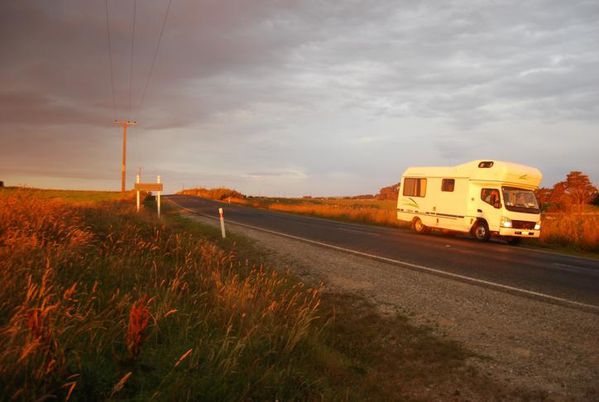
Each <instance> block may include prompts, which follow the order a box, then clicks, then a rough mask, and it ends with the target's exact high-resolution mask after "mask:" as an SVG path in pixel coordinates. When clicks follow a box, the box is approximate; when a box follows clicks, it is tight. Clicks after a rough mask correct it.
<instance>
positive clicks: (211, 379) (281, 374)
mask: <svg viewBox="0 0 599 402" xmlns="http://www.w3.org/2000/svg"><path fill="white" fill-rule="evenodd" d="M149 206H151V205H149ZM154 215H155V214H154V211H153V210H151V209H148V211H147V212H142V213H141V214H136V213H135V212H134V202H133V200H131V199H128V198H127V197H125V198H124V199H123V198H121V197H120V196H117V195H115V194H114V193H107V194H99V193H84V192H60V193H57V192H42V191H37V190H14V189H13V190H8V191H7V190H0V283H1V284H2V286H1V287H0V344H1V345H2V348H1V349H0V389H1V390H2V393H0V400H22V401H30V400H48V399H59V400H81V401H93V400H107V399H110V400H232V401H234V400H405V399H406V398H409V399H414V398H416V399H437V400H438V399H441V400H442V399H447V400H452V398H454V397H455V395H454V394H453V392H455V389H458V388H459V389H460V390H461V392H462V395H471V396H474V397H475V399H476V398H478V399H481V398H482V399H489V398H490V397H491V396H494V395H497V394H502V393H503V394H505V392H506V391H505V390H501V389H499V388H498V387H497V386H496V385H494V384H493V383H491V382H490V381H489V380H488V379H486V377H484V376H482V375H480V374H478V373H477V372H476V371H475V370H473V369H471V368H470V367H469V366H467V365H466V359H468V358H472V357H473V356H472V355H471V354H470V353H468V352H467V351H466V350H465V349H463V348H462V347H461V346H460V345H457V344H455V343H453V342H451V341H448V340H441V339H438V338H436V337H434V336H433V335H432V334H431V332H430V331H429V330H427V329H426V328H416V327H414V326H412V325H410V324H409V322H408V321H407V320H406V319H405V318H404V317H402V316H394V317H392V318H384V317H381V316H380V315H379V314H378V313H377V310H376V308H375V307H374V306H372V305H371V304H369V303H368V302H366V301H364V300H361V299H360V298H359V297H356V296H349V295H338V294H330V293H326V292H325V293H324V294H323V293H322V290H323V289H321V288H320V287H316V288H310V287H308V286H307V285H304V284H303V283H301V282H300V281H298V280H297V279H295V278H294V277H293V276H292V275H290V274H288V273H285V272H282V271H281V270H280V269H279V270H277V269H273V268H270V267H268V266H264V264H263V262H264V261H267V255H265V254H264V252H263V251H262V250H260V249H257V248H256V247H255V246H254V245H253V244H252V243H251V241H250V240H248V239H245V238H239V237H236V236H234V235H232V236H229V237H228V238H227V239H226V240H223V239H220V237H219V232H218V230H215V229H213V228H210V227H207V226H202V225H200V224H197V223H194V222H191V221H189V220H187V219H185V218H182V217H180V216H178V215H177V214H176V212H175V211H172V210H171V211H169V210H168V208H167V210H166V213H165V216H164V217H163V219H162V221H158V220H157V219H156V218H155V216H154Z"/></svg>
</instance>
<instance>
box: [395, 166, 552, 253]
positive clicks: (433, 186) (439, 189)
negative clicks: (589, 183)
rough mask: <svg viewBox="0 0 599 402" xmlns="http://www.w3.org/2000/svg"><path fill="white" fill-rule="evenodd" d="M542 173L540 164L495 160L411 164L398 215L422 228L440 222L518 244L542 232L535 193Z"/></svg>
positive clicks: (446, 226)
mask: <svg viewBox="0 0 599 402" xmlns="http://www.w3.org/2000/svg"><path fill="white" fill-rule="evenodd" d="M541 178H542V175H541V172H540V171H539V170H538V169H535V168H532V167H529V166H523V165H518V164H515V163H510V162H502V161H495V160H478V161H472V162H468V163H464V164H462V165H458V166H453V167H411V168H408V169H407V170H406V171H405V172H404V174H403V176H402V178H401V186H400V191H399V197H398V199H397V219H399V220H401V221H406V222H410V223H411V224H412V228H413V229H414V230H415V231H416V232H419V233H424V232H427V231H429V230H430V229H434V228H436V229H444V230H451V231H456V232H464V233H471V234H472V235H473V236H474V237H476V238H477V239H478V240H482V241H487V240H489V238H490V237H491V235H493V236H497V237H500V238H503V239H505V240H507V241H508V243H511V244H516V243H518V242H519V241H520V239H521V238H523V237H528V238H535V237H539V234H540V232H541V214H540V209H539V204H538V203H537V200H536V198H535V195H534V193H533V190H535V189H537V188H538V187H539V184H540V183H541Z"/></svg>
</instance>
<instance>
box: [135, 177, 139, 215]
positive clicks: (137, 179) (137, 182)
mask: <svg viewBox="0 0 599 402" xmlns="http://www.w3.org/2000/svg"><path fill="white" fill-rule="evenodd" d="M139 180H140V177H139V174H137V175H136V176H135V183H136V184H139ZM137 212H139V189H138V190H137Z"/></svg>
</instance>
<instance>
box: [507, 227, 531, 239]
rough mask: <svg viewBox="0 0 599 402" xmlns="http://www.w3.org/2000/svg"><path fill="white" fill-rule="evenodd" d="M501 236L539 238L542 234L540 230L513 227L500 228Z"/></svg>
mask: <svg viewBox="0 0 599 402" xmlns="http://www.w3.org/2000/svg"><path fill="white" fill-rule="evenodd" d="M499 235H500V236H506V237H530V238H538V237H539V236H540V235H541V231H540V230H534V229H512V228H500V229H499Z"/></svg>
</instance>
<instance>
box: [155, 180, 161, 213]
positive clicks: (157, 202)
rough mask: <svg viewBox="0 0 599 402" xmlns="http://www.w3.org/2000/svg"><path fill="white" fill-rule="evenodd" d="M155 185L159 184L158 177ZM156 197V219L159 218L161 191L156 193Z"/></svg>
mask: <svg viewBox="0 0 599 402" xmlns="http://www.w3.org/2000/svg"><path fill="white" fill-rule="evenodd" d="M156 183H158V184H160V176H157V177H156ZM156 193H157V195H158V197H157V199H156V205H157V206H158V218H160V193H161V191H157V192H156Z"/></svg>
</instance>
